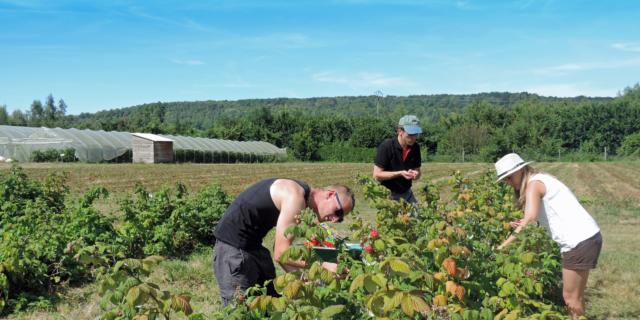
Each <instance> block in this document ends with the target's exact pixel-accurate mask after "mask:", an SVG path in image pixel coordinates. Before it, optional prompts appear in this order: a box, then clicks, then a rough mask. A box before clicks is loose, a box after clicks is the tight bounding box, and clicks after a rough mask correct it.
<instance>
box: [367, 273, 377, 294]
mask: <svg viewBox="0 0 640 320" xmlns="http://www.w3.org/2000/svg"><path fill="white" fill-rule="evenodd" d="M372 278H373V277H372V276H366V277H365V278H364V288H365V290H367V292H369V293H374V292H376V291H378V288H379V287H380V286H378V284H377V283H376V282H375V281H373V279H372Z"/></svg>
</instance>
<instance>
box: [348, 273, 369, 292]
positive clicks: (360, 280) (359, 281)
mask: <svg viewBox="0 0 640 320" xmlns="http://www.w3.org/2000/svg"><path fill="white" fill-rule="evenodd" d="M365 277H366V275H364V274H359V275H358V276H356V277H355V279H353V281H352V282H351V286H350V287H349V293H351V294H353V292H354V291H356V290H357V289H359V288H362V286H363V285H364V278H365Z"/></svg>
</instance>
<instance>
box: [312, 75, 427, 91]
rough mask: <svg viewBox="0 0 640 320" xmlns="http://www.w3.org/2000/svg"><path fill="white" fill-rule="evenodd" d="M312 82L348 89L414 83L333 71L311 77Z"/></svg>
mask: <svg viewBox="0 0 640 320" xmlns="http://www.w3.org/2000/svg"><path fill="white" fill-rule="evenodd" d="M312 78H313V80H315V81H318V82H327V83H334V84H341V85H346V86H350V87H355V88H358V87H361V88H366V87H375V88H381V87H413V86H415V83H414V82H413V81H411V80H409V79H406V78H402V77H393V76H387V75H385V74H382V73H373V72H360V73H357V74H354V75H344V74H340V73H337V72H333V71H325V72H319V73H315V74H313V75H312Z"/></svg>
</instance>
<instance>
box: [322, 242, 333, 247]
mask: <svg viewBox="0 0 640 320" xmlns="http://www.w3.org/2000/svg"><path fill="white" fill-rule="evenodd" d="M324 246H325V247H327V248H333V243H331V242H329V241H325V242H324Z"/></svg>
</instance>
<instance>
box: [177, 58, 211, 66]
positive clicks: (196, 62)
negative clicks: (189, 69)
mask: <svg viewBox="0 0 640 320" xmlns="http://www.w3.org/2000/svg"><path fill="white" fill-rule="evenodd" d="M171 62H173V63H176V64H183V65H187V66H199V65H203V64H204V62H202V61H200V60H177V59H174V60H171Z"/></svg>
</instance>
